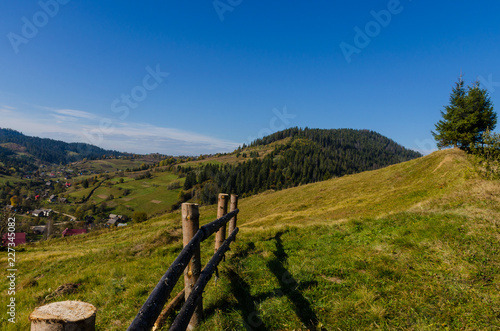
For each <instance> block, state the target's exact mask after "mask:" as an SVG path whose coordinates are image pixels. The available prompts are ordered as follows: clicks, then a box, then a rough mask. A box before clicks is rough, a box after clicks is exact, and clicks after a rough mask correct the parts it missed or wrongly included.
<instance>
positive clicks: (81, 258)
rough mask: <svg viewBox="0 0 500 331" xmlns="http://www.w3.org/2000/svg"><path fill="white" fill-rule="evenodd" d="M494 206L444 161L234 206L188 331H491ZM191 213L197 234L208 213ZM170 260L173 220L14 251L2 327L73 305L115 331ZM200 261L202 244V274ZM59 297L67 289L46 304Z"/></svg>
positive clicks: (452, 155) (464, 170)
mask: <svg viewBox="0 0 500 331" xmlns="http://www.w3.org/2000/svg"><path fill="white" fill-rule="evenodd" d="M165 176H167V174H165ZM171 179H172V178H170V179H169V178H168V176H167V177H165V179H164V180H165V183H167V182H168V181H169V180H171ZM113 180H114V179H113ZM136 182H139V181H132V180H128V181H124V182H123V183H121V184H119V185H124V186H123V188H125V187H126V185H132V184H134V185H135V184H136ZM141 185H142V184H141ZM144 189H146V187H145V188H144ZM102 194H105V193H102ZM499 197H500V185H499V182H498V181H486V180H483V179H481V178H479V177H478V176H477V175H475V172H474V171H473V169H472V168H471V165H470V163H469V161H468V158H467V156H466V155H465V154H464V153H463V152H461V151H459V150H445V151H439V152H435V153H433V154H431V155H429V156H426V157H422V158H419V159H415V160H412V161H409V162H405V163H401V164H397V165H393V166H390V167H387V168H383V169H379V170H375V171H370V172H364V173H360V174H356V175H350V176H344V177H340V178H335V179H331V180H328V181H324V182H319V183H315V184H309V185H303V186H299V187H296V188H292V189H288V190H283V191H278V192H272V191H268V192H265V193H262V194H259V195H255V196H251V197H248V198H245V199H241V200H240V203H239V208H240V210H241V212H240V214H239V216H238V223H239V227H240V233H239V235H238V238H237V241H236V243H233V244H232V249H231V251H230V252H229V253H228V254H227V257H226V261H225V262H222V264H221V267H220V268H219V276H220V278H219V279H218V281H217V283H216V284H215V282H214V280H211V282H210V283H209V285H208V286H207V288H206V291H205V293H204V315H205V321H204V322H203V323H202V325H200V327H199V329H200V330H233V329H234V330H245V329H246V330H307V329H310V330H352V329H359V330H373V329H383V330H402V329H404V330H436V329H442V330H446V329H464V330H478V329H491V330H494V329H498V328H499V327H500V310H499V308H498V307H500V294H499V293H500V285H499V280H500V274H499V270H500V268H499V267H500V258H499V256H500V254H499V253H500V241H499V239H500V223H499V221H498V220H499V219H500V217H499V216H500V199H499ZM200 213H201V223H202V224H203V223H207V222H209V221H212V220H214V219H215V215H216V208H215V206H206V207H201V208H200ZM181 249H182V233H181V228H180V214H179V213H178V212H173V213H167V214H164V215H162V216H160V217H156V218H153V219H151V220H148V221H147V222H144V223H140V224H134V225H132V226H130V227H127V228H124V229H104V230H100V231H96V232H92V233H89V234H86V235H80V236H75V237H70V238H57V239H53V240H50V241H46V242H39V243H36V244H30V245H26V246H24V247H20V249H19V251H18V252H17V255H16V257H17V262H16V263H17V265H16V266H17V269H18V274H17V291H16V302H17V306H16V307H17V314H18V315H17V323H16V324H7V321H6V315H5V314H2V322H1V323H2V325H7V329H6V330H26V329H28V328H29V322H28V315H29V313H30V312H31V311H32V310H33V309H34V308H35V307H37V306H39V305H41V304H43V303H48V302H54V301H60V300H82V301H85V302H89V303H92V304H94V305H95V306H96V307H97V308H98V313H97V329H98V330H124V329H126V327H127V326H128V325H129V324H130V322H131V320H132V319H133V318H134V317H135V315H136V314H137V312H138V310H139V308H140V307H141V306H142V304H143V303H144V301H145V300H146V298H147V297H148V295H149V293H150V292H151V290H152V289H153V288H154V286H155V285H156V283H157V282H158V280H159V279H160V278H161V276H162V275H163V273H164V272H165V271H166V269H167V268H168V266H169V265H170V263H171V262H172V261H173V260H174V259H175V257H176V256H177V254H178V253H179V252H180V250H181ZM211 254H213V238H210V239H209V240H207V241H206V242H204V243H203V244H202V264H205V263H206V262H207V261H208V259H209V258H210V256H211ZM6 262H7V254H6V253H5V252H4V253H3V254H2V255H1V256H0V263H2V265H5V264H6ZM65 283H74V284H78V289H77V290H76V291H75V292H74V293H68V294H64V295H61V296H56V294H57V293H56V294H54V291H55V289H56V288H58V286H60V285H62V284H65ZM7 285H8V284H7V282H2V283H0V290H1V291H2V293H4V292H5V290H6V288H7ZM181 288H182V280H181V281H180V282H179V283H178V284H177V287H176V289H175V290H174V292H173V293H174V294H175V293H177V292H178V290H180V289H181ZM6 300H7V297H6V296H2V299H1V305H2V306H3V307H5V305H6ZM166 329H167V328H165V330H166Z"/></svg>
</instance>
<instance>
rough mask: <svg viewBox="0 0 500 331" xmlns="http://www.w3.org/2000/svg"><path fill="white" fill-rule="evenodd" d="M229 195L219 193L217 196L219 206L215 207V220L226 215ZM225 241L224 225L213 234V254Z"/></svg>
mask: <svg viewBox="0 0 500 331" xmlns="http://www.w3.org/2000/svg"><path fill="white" fill-rule="evenodd" d="M228 198H229V195H227V194H224V193H220V194H219V204H218V206H217V218H218V219H219V218H221V217H222V216H224V215H226V214H227V203H228ZM224 240H226V224H224V225H223V226H221V227H220V229H219V231H217V233H216V234H215V252H217V250H218V249H219V248H220V246H222V243H223V242H224Z"/></svg>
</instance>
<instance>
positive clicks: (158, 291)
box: [127, 194, 239, 331]
mask: <svg viewBox="0 0 500 331" xmlns="http://www.w3.org/2000/svg"><path fill="white" fill-rule="evenodd" d="M228 200H229V196H228V195H227V194H219V202H218V207H217V219H216V220H215V221H213V222H211V223H209V224H206V225H204V226H202V227H201V228H200V227H199V216H200V215H199V211H198V205H197V204H192V203H183V204H182V237H183V244H184V248H183V249H182V251H181V252H180V254H179V255H178V256H177V258H176V259H175V261H174V262H173V263H172V265H170V267H169V268H168V270H167V272H166V273H165V274H164V275H163V277H162V278H161V279H160V281H159V282H158V284H157V285H156V287H155V288H154V290H153V291H152V292H151V294H150V295H149V297H148V299H147V300H146V302H145V303H144V305H143V306H142V308H141V309H140V310H139V312H138V313H137V316H136V317H135V319H134V320H133V321H132V324H130V326H129V327H128V329H127V330H128V331H146V330H151V328H153V326H154V325H155V322H156V321H157V320H158V323H160V322H159V317H160V319H161V318H162V317H163V316H160V314H161V315H165V311H164V312H163V313H162V309H163V306H164V305H165V303H166V302H167V300H168V298H169V296H170V294H171V292H172V290H173V288H174V287H175V285H176V283H177V281H178V279H179V277H180V276H181V274H182V273H184V290H183V292H184V295H182V293H179V294H178V295H177V296H176V298H175V299H174V300H173V302H171V303H170V304H169V305H168V306H167V307H166V310H167V309H169V308H171V307H173V306H174V305H175V303H176V302H178V301H180V300H181V299H182V297H183V296H184V298H185V303H184V305H183V306H182V309H181V311H180V312H179V314H178V315H177V317H176V318H175V320H174V322H173V323H172V326H171V327H170V329H169V330H186V329H188V328H189V329H192V328H194V327H195V326H196V325H198V324H199V322H200V321H201V319H202V317H203V298H202V293H203V290H204V288H205V286H206V285H207V283H208V281H209V280H210V278H211V277H212V274H213V273H214V271H215V269H216V268H217V265H218V264H219V263H220V261H221V260H222V258H223V257H224V254H225V253H226V252H227V251H228V250H229V245H230V243H231V242H232V241H235V240H236V234H237V233H238V231H239V229H238V228H237V227H236V220H237V214H238V212H239V210H238V208H237V207H238V196H237V195H231V205H230V212H229V213H227V208H228V202H229V201H228ZM228 222H229V226H228V228H229V231H230V232H229V233H230V234H229V236H228V237H227V239H226V224H227V223H228ZM215 232H217V234H216V237H215V248H214V250H215V253H214V255H213V257H212V258H211V259H210V261H209V262H208V264H207V265H206V266H205V268H204V269H203V271H201V257H200V243H201V242H202V241H204V240H205V239H207V238H209V237H210V236H211V235H212V234H213V233H215Z"/></svg>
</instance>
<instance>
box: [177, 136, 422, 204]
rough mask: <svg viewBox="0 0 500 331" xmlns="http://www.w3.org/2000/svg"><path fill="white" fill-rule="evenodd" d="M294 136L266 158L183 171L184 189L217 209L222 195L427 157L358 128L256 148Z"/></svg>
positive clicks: (266, 140) (268, 139)
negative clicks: (212, 204) (215, 204)
mask: <svg viewBox="0 0 500 331" xmlns="http://www.w3.org/2000/svg"><path fill="white" fill-rule="evenodd" d="M288 137H290V138H291V139H290V140H289V141H288V142H287V143H285V144H278V145H277V146H276V147H275V149H274V151H273V152H271V153H269V154H267V155H266V156H265V157H263V158H257V157H254V158H252V159H251V160H249V161H246V162H243V163H239V164H235V165H230V164H223V165H218V164H205V165H202V166H199V167H196V168H194V167H179V171H181V172H183V173H184V174H185V175H186V181H185V184H184V190H186V191H187V190H191V191H190V192H191V197H195V199H197V200H199V201H201V202H202V203H205V204H211V203H215V202H216V200H217V195H218V193H219V192H227V193H235V194H239V195H242V196H245V195H249V194H256V193H259V192H263V191H265V190H268V189H274V190H280V189H284V188H289V187H294V186H298V185H301V184H307V183H313V182H317V181H321V180H326V179H329V178H332V177H338V176H343V175H347V174H353V173H357V172H362V171H366V170H373V169H378V168H381V167H385V166H388V165H390V164H395V163H398V162H403V161H407V160H411V159H413V158H416V157H419V156H421V155H420V154H419V153H417V152H414V151H412V150H408V149H406V148H404V147H402V146H400V145H398V144H397V143H395V142H394V141H392V140H390V139H388V138H386V137H384V136H382V135H380V134H378V133H376V132H373V131H368V130H352V129H339V130H321V129H308V128H306V129H299V128H291V129H287V130H284V131H280V132H277V133H275V134H272V135H270V136H267V137H264V138H262V139H258V140H256V141H255V142H253V143H252V144H251V147H255V146H259V145H267V144H270V143H273V142H276V141H279V140H282V139H285V138H288ZM254 155H255V154H254Z"/></svg>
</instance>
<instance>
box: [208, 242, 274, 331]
mask: <svg viewBox="0 0 500 331" xmlns="http://www.w3.org/2000/svg"><path fill="white" fill-rule="evenodd" d="M254 249H255V244H254V243H252V242H250V243H248V244H247V245H246V247H245V249H243V250H241V251H239V252H238V253H236V254H234V255H233V258H238V259H244V258H246V257H247V256H248V255H249V253H250V252H251V251H253V250H254ZM225 274H226V276H227V277H228V279H229V281H230V286H231V293H232V294H233V295H234V297H235V298H236V300H237V301H238V304H237V306H236V307H235V306H234V305H232V304H230V303H228V301H227V300H223V299H222V300H219V301H217V302H216V303H215V304H213V305H211V306H210V307H207V308H206V309H205V311H204V315H205V317H208V316H210V315H213V314H214V313H215V310H216V309H219V310H221V311H223V312H227V311H230V310H233V309H234V308H237V309H238V311H239V312H240V314H241V318H242V319H243V325H244V326H245V329H246V330H249V331H253V330H259V331H267V328H266V326H265V325H264V322H263V321H262V319H261V317H260V315H259V311H258V309H257V307H256V305H255V302H261V299H260V298H254V297H252V295H251V294H250V285H249V284H248V283H247V282H245V280H244V279H243V278H241V277H240V275H239V274H238V273H237V272H236V271H234V270H233V269H232V268H228V270H227V271H226V272H225ZM268 296H271V295H268ZM259 299H260V300H259Z"/></svg>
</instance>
